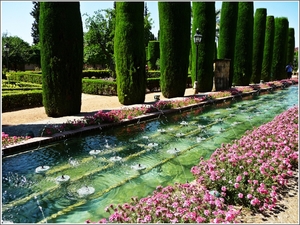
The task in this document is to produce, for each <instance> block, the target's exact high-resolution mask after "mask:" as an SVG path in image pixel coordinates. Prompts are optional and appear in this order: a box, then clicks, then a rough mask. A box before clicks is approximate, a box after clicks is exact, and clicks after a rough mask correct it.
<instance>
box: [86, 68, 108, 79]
mask: <svg viewBox="0 0 300 225" xmlns="http://www.w3.org/2000/svg"><path fill="white" fill-rule="evenodd" d="M86 77H88V78H92V77H96V78H108V77H111V71H110V70H83V71H82V78H86Z"/></svg>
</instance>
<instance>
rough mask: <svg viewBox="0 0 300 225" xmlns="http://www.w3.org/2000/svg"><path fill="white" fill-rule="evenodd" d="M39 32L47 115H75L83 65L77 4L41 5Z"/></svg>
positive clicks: (78, 103)
mask: <svg viewBox="0 0 300 225" xmlns="http://www.w3.org/2000/svg"><path fill="white" fill-rule="evenodd" d="M70 24H72V26H70ZM39 31H40V44H41V64H42V71H43V105H44V107H45V111H46V114H47V115H48V116H50V117H61V116H67V115H73V114H78V113H80V108H81V92H82V66H83V29H82V21H81V14H80V6H79V2H41V3H40V20H39Z"/></svg>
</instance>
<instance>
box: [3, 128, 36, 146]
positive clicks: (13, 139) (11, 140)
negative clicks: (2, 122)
mask: <svg viewBox="0 0 300 225" xmlns="http://www.w3.org/2000/svg"><path fill="white" fill-rule="evenodd" d="M29 138H31V137H30V136H26V137H23V136H9V135H8V134H6V133H4V132H2V148H5V147H6V146H8V145H12V144H16V143H20V142H22V141H25V140H28V139H29Z"/></svg>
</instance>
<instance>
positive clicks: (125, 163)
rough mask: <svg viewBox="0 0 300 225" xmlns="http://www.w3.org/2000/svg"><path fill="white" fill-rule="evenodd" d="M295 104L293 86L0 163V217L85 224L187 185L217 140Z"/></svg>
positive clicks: (97, 134)
mask: <svg viewBox="0 0 300 225" xmlns="http://www.w3.org/2000/svg"><path fill="white" fill-rule="evenodd" d="M297 104H298V86H291V87H289V88H286V89H283V90H278V91H274V92H272V93H268V94H260V95H251V96H248V97H243V99H241V98H240V97H236V98H234V99H233V100H232V101H227V102H223V103H218V104H216V103H214V104H212V105H210V106H205V107H202V106H199V107H195V108H194V109H193V110H188V111H184V112H181V113H180V114H173V115H160V116H159V118H158V119H156V120H151V121H147V122H142V123H135V124H132V125H128V126H124V127H114V128H111V129H108V130H105V131H102V130H100V129H99V131H95V132H93V133H89V134H88V135H83V134H82V135H81V136H76V137H71V138H68V139H66V140H64V141H61V142H57V143H54V144H51V145H48V146H45V147H40V148H38V149H36V148H35V149H29V150H30V151H27V152H25V153H20V154H16V155H13V156H7V157H4V158H3V159H2V174H3V176H2V217H3V220H5V221H11V222H13V223H38V222H42V223H43V222H47V223H84V221H85V220H87V219H91V220H92V221H98V220H99V219H101V218H103V217H108V216H109V214H108V213H106V212H105V210H104V209H105V207H107V206H109V205H110V204H118V203H125V202H128V201H130V198H131V197H132V196H137V197H145V196H147V195H149V194H151V193H152V191H153V190H154V189H155V188H156V186H158V185H162V186H166V185H171V184H173V183H175V182H180V183H183V182H190V181H192V180H193V176H192V174H191V173H190V169H191V167H192V166H194V165H196V164H198V162H199V158H200V157H204V158H209V157H210V155H211V154H212V153H213V151H214V150H215V149H216V148H219V147H220V145H221V144H222V143H230V142H231V141H232V140H234V139H239V138H241V136H242V135H243V134H244V133H245V131H247V130H252V129H253V128H255V127H258V126H260V125H262V124H263V123H267V122H269V121H271V120H272V119H273V118H274V117H275V116H276V115H278V114H280V113H282V112H283V111H285V110H287V109H288V108H290V107H292V106H294V105H297Z"/></svg>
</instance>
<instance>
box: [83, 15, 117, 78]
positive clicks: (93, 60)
mask: <svg viewBox="0 0 300 225" xmlns="http://www.w3.org/2000/svg"><path fill="white" fill-rule="evenodd" d="M94 13H95V14H94V15H93V16H89V15H88V14H84V15H85V16H87V18H86V20H85V26H86V29H87V30H88V31H87V32H86V33H85V34H84V46H85V47H84V63H86V64H90V65H94V66H95V65H96V64H100V65H107V67H108V68H109V69H110V70H111V71H112V73H113V74H114V72H115V68H114V36H115V9H104V10H98V11H95V12H94Z"/></svg>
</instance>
